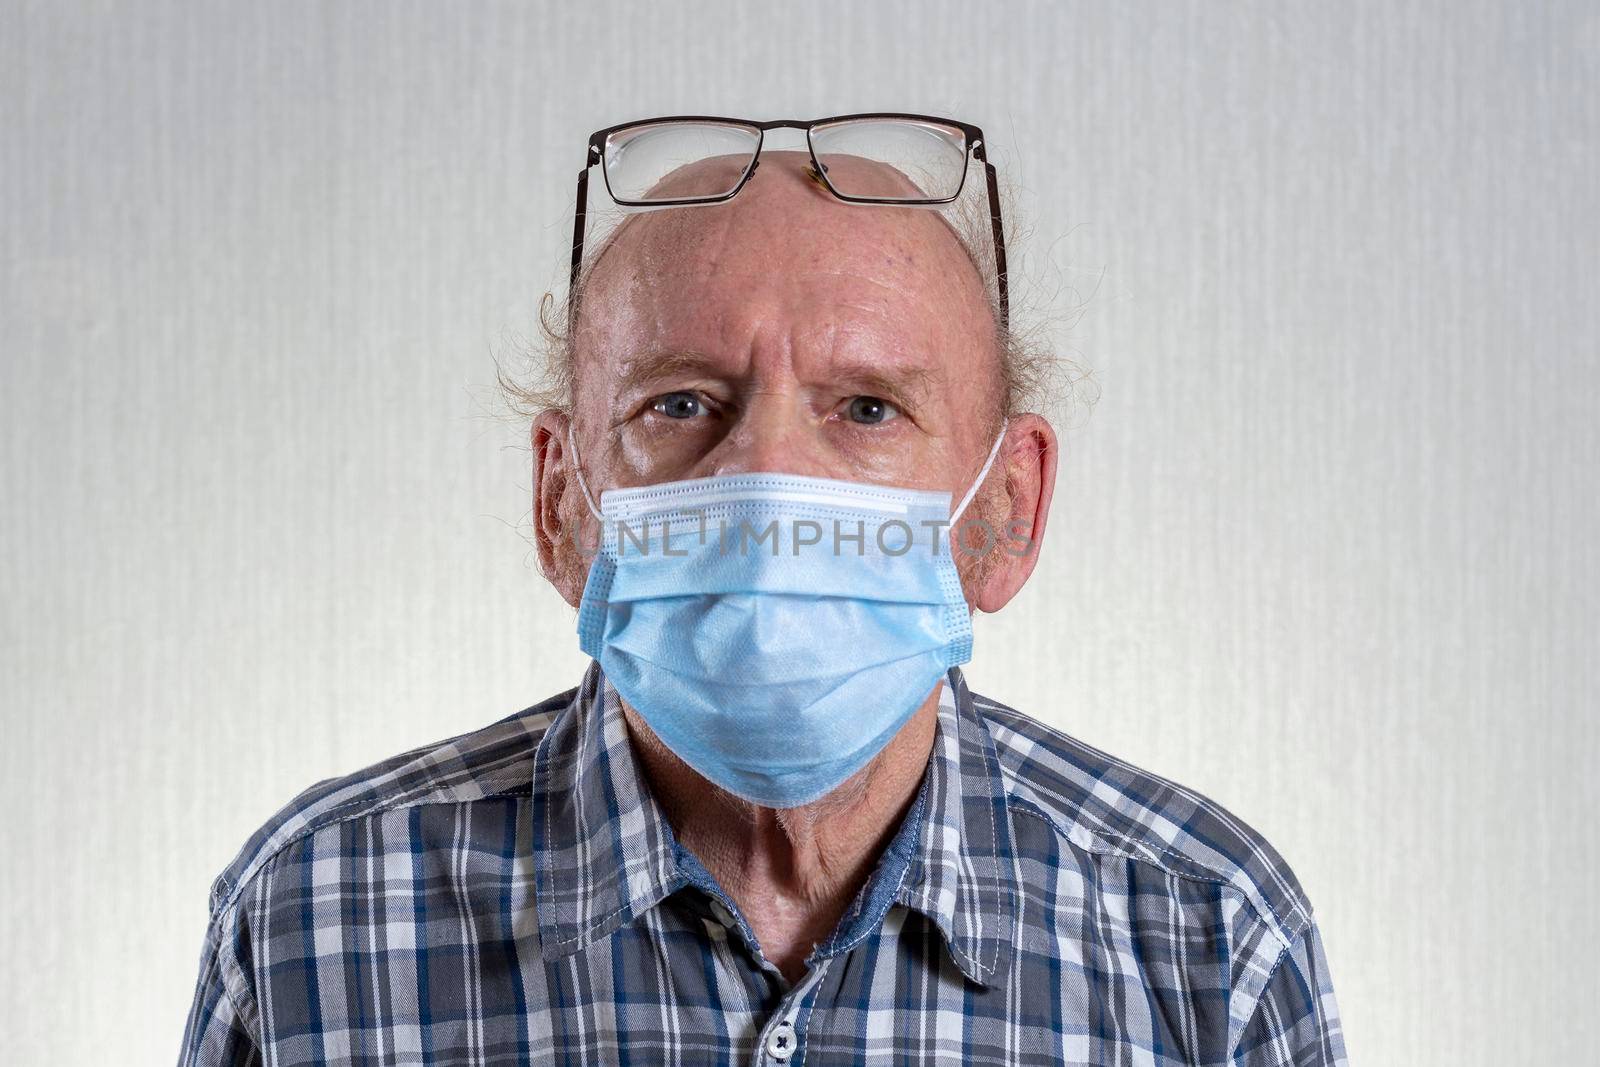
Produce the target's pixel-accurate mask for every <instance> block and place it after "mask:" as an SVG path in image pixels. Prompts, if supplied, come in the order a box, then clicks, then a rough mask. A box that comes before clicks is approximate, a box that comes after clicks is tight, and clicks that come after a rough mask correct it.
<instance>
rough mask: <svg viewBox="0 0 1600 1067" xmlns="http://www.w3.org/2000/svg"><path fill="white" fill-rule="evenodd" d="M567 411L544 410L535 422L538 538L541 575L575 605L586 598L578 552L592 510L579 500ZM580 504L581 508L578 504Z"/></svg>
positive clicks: (535, 530)
mask: <svg viewBox="0 0 1600 1067" xmlns="http://www.w3.org/2000/svg"><path fill="white" fill-rule="evenodd" d="M569 421H570V416H568V415H567V413H566V412H564V411H555V410H546V411H541V412H540V413H539V414H538V415H537V416H536V417H535V418H534V420H533V440H532V445H533V536H534V546H535V548H536V549H537V550H538V553H539V573H540V574H542V575H544V577H545V580H546V581H548V582H549V583H550V584H551V585H553V586H555V589H556V592H558V593H560V594H561V599H563V600H565V601H566V602H567V603H568V604H571V605H572V606H573V607H574V608H576V607H577V606H578V603H579V601H581V600H582V599H583V584H584V580H585V573H584V567H583V558H582V555H581V554H580V553H579V551H578V545H580V544H582V543H583V541H582V537H583V531H582V529H581V528H580V527H581V524H582V522H583V516H584V515H585V514H586V513H587V512H586V510H585V508H584V507H583V505H582V504H581V503H579V502H578V494H580V493H581V492H582V490H581V489H579V488H578V482H577V479H576V478H575V477H574V476H573V466H572V465H573V463H575V462H576V457H574V456H573V455H572V453H571V450H570V449H568V448H567V440H568V438H567V425H568V423H569ZM575 504H576V506H574V505H575Z"/></svg>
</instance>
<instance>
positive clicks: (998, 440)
mask: <svg viewBox="0 0 1600 1067" xmlns="http://www.w3.org/2000/svg"><path fill="white" fill-rule="evenodd" d="M1010 425H1011V420H1010V419H1001V420H1000V432H999V433H998V434H996V435H995V439H994V444H993V445H992V446H991V447H990V448H989V458H988V459H986V460H984V461H983V470H981V471H979V472H978V477H977V479H976V480H975V481H974V482H973V483H972V488H970V489H968V490H967V495H966V496H964V497H962V498H961V503H960V504H958V505H956V510H955V512H954V513H952V514H951V516H950V525H951V526H954V525H955V524H956V520H957V519H959V518H960V517H961V513H962V512H963V511H966V510H967V505H968V504H970V503H972V498H973V497H975V496H977V495H978V490H979V489H981V488H982V487H983V480H984V479H985V478H987V477H989V468H990V467H993V466H994V460H995V457H996V456H998V455H999V454H1000V446H1001V444H1003V443H1004V442H1005V439H1006V427H1008V426H1010ZM567 429H568V430H571V429H572V427H571V426H570V425H569V426H568V427H567Z"/></svg>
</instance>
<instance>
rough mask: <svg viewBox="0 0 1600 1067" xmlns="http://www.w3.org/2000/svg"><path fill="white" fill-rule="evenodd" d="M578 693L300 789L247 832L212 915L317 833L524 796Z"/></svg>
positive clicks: (217, 891)
mask: <svg viewBox="0 0 1600 1067" xmlns="http://www.w3.org/2000/svg"><path fill="white" fill-rule="evenodd" d="M575 693H576V690H575V689H572V690H568V691H567V692H565V693H560V694H557V695H556V696H553V697H550V698H549V699H548V700H545V701H542V702H540V703H538V704H535V705H533V706H532V707H529V708H524V709H523V710H522V711H519V712H516V713H515V714H513V715H508V716H506V717H505V718H503V719H501V720H499V721H497V722H493V723H490V724H489V725H488V726H485V727H482V728H481V729H478V730H474V731H471V732H470V733H465V734H460V735H457V736H455V737H450V738H446V739H445V740H442V741H437V742H434V743H432V744H428V745H423V746H421V747H419V748H414V749H411V750H409V751H406V752H402V753H399V754H398V755H395V756H390V757H389V758H387V759H384V760H380V761H378V762H377V763H374V764H372V765H370V766H368V767H363V768H362V769H360V770H358V771H354V772H352V773H350V774H346V775H342V776H340V777H337V778H329V779H326V780H324V781H320V782H317V783H315V784H314V785H311V786H309V787H307V788H306V789H304V790H302V791H301V792H300V793H299V794H298V795H297V796H296V797H295V798H294V799H293V800H291V801H289V802H288V803H287V804H285V805H284V806H283V807H281V808H279V809H278V811H277V812H276V813H275V814H274V815H273V816H272V817H271V818H269V819H268V820H267V821H266V822H265V823H263V824H262V825H261V826H260V828H258V829H257V830H256V831H255V832H254V833H253V834H251V835H250V837H249V839H248V840H247V841H246V842H245V843H244V847H242V848H241V849H240V850H239V852H238V854H237V855H236V856H235V857H234V859H233V862H231V863H230V864H228V866H227V868H226V869H225V870H224V871H223V872H222V873H221V874H220V875H218V877H217V879H216V881H215V882H213V883H212V886H211V910H212V912H213V914H215V913H216V912H218V911H220V910H223V909H226V908H229V907H230V906H231V905H232V904H233V903H234V901H235V900H236V899H237V898H238V896H239V895H240V892H241V891H242V890H243V889H244V887H245V886H246V885H247V884H249V882H250V881H251V879H253V878H254V877H255V876H256V875H257V874H258V873H259V872H260V871H261V870H262V869H263V868H265V867H266V866H268V865H269V864H270V863H271V862H272V861H273V859H274V858H275V857H277V856H278V855H280V854H281V853H283V852H284V851H285V850H287V849H289V848H290V847H291V846H292V845H294V844H295V843H296V842H299V841H301V840H304V839H305V838H307V837H309V836H311V835H313V834H316V833H318V832H319V831H323V830H326V829H328V828H330V827H334V826H339V825H341V824H345V823H349V822H353V821H356V820H360V819H367V818H370V817H372V816H375V815H380V814H383V813H388V812H393V811H397V810H401V809H405V808H413V807H419V806H422V805H432V804H461V803H467V802H471V801H476V800H484V799H488V798H491V797H496V796H507V795H514V794H516V793H518V792H522V793H526V792H527V790H528V788H529V785H530V783H531V781H532V777H533V760H534V753H535V750H536V749H537V748H538V745H539V742H540V740H541V739H542V738H543V736H544V734H545V732H546V731H547V730H548V729H549V727H550V724H551V723H552V722H554V721H555V719H556V718H557V716H559V715H560V713H561V712H562V711H564V710H565V709H566V708H567V707H568V706H570V704H571V702H572V698H573V695H574V694H575Z"/></svg>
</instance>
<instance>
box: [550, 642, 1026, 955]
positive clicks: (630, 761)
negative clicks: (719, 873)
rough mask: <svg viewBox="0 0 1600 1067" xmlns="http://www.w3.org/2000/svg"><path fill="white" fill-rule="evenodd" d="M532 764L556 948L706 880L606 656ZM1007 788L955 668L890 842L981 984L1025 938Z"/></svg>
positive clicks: (557, 951)
mask: <svg viewBox="0 0 1600 1067" xmlns="http://www.w3.org/2000/svg"><path fill="white" fill-rule="evenodd" d="M533 776H534V781H533V797H532V799H533V804H532V860H533V868H534V897H535V911H536V913H537V916H538V923H539V934H540V944H541V952H542V954H543V956H544V958H545V959H547V960H549V959H555V958H558V957H561V956H565V955H568V954H570V953H573V952H576V951H578V950H580V949H582V948H584V947H585V946H587V945H589V944H592V943H593V942H595V941H596V940H598V939H600V938H602V937H605V936H607V935H608V934H610V933H611V932H613V931H614V930H616V929H617V928H618V927H620V926H622V925H624V924H626V923H630V922H632V921H633V920H635V919H637V918H638V917H639V916H641V915H643V914H644V913H645V912H647V911H649V910H650V909H651V908H653V907H654V906H655V905H657V904H658V903H660V902H661V901H662V900H664V899H665V898H666V897H668V896H670V895H671V894H672V893H674V892H676V891H677V890H678V889H680V888H682V887H683V886H685V885H689V884H698V883H699V882H700V881H701V879H700V878H698V877H696V872H694V871H693V870H691V869H688V867H687V865H685V864H683V863H680V862H679V849H678V848H677V844H676V841H675V839H674V836H673V833H672V828H671V826H670V825H669V824H668V822H667V819H666V815H665V813H664V812H663V811H662V809H661V806H660V804H659V802H658V801H657V800H656V799H655V797H654V796H652V795H651V793H650V790H649V787H648V785H647V784H646V783H645V781H644V779H643V777H642V776H641V771H640V768H639V765H638V763H637V762H636V760H635V758H634V754H633V749H632V746H631V745H630V744H629V742H628V734H627V724H626V723H625V721H624V720H623V717H622V706H621V703H620V701H619V699H618V697H617V692H616V689H615V688H613V687H612V686H611V684H610V683H609V682H607V681H606V680H605V677H604V675H603V674H602V673H601V671H600V667H599V664H598V663H591V664H590V666H589V670H588V672H587V673H586V674H585V675H584V679H583V683H582V684H581V685H579V687H578V689H577V690H576V692H575V694H574V696H573V700H572V703H571V705H570V706H569V707H568V708H567V709H566V710H565V711H564V712H563V713H562V714H560V715H559V716H557V718H556V720H555V721H554V722H553V723H551V725H550V727H549V729H548V730H547V731H546V733H545V735H544V737H543V738H542V739H541V740H540V742H539V746H538V749H537V751H536V753H535V756H534V770H533ZM1005 796H1006V794H1005V787H1004V782H1003V780H1002V778H1001V775H1000V763H999V758H998V756H997V755H996V753H995V748H994V742H993V740H992V739H991V738H990V736H989V731H988V728H987V727H986V726H985V725H984V723H983V720H982V719H981V718H979V717H978V714H977V712H976V710H975V709H974V707H973V704H972V698H971V695H970V693H969V692H968V690H967V685H966V681H965V679H964V678H963V677H962V674H961V671H960V669H959V668H955V669H952V670H951V671H950V674H949V684H948V685H947V686H946V688H945V691H944V693H943V694H942V699H941V702H940V706H939V726H938V734H937V737H936V739H935V741H934V747H933V753H932V756H931V758H930V759H929V761H928V769H927V771H926V772H925V775H924V778H923V784H922V787H921V792H920V794H919V798H918V801H917V802H916V803H915V804H914V805H913V808H912V811H911V815H910V816H909V817H908V820H907V824H906V825H905V826H902V828H901V831H900V832H899V833H898V834H897V835H896V838H895V840H894V842H892V843H891V845H890V850H889V851H890V852H891V853H894V854H895V855H894V856H893V857H892V858H893V860H896V861H899V862H901V863H904V876H903V877H901V878H898V879H897V880H896V884H897V889H896V891H895V893H894V895H893V898H892V899H893V901H894V902H897V903H900V904H903V905H905V906H906V907H908V908H913V909H915V910H917V911H919V912H921V913H922V914H924V915H926V916H927V917H928V918H929V919H931V920H932V921H933V923H934V925H935V926H937V927H938V929H939V930H940V932H941V933H942V934H943V935H944V939H945V944H946V947H947V948H948V950H949V953H950V957H951V959H952V960H953V961H954V963H955V965H956V966H957V968H959V969H960V971H961V973H962V974H964V975H966V976H967V977H968V978H970V979H971V980H973V981H974V982H977V983H979V984H982V985H992V984H994V983H995V982H996V981H997V980H998V978H999V977H1000V976H1003V975H1004V974H1005V973H1006V972H1007V970H1008V969H1009V962H1010V953H1011V950H1012V944H1013V942H1014V940H1015V936H1014V934H1015V931H1014V925H1015V921H1016V916H1017V891H1016V876H1015V871H1014V856H1013V851H1012V837H1011V824H1010V819H1009V812H1008V809H1007V807H1006V801H1005ZM913 820H914V821H913ZM907 853H909V855H907ZM890 861H891V858H890V857H888V856H886V858H885V861H884V862H885V863H888V862H890ZM880 873H881V872H880ZM888 899H889V898H887V897H886V898H885V906H886V905H887V902H888ZM880 918H881V917H880Z"/></svg>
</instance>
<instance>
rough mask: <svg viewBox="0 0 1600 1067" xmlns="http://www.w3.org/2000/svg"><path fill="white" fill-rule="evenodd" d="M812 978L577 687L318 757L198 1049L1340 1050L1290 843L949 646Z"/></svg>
mask: <svg viewBox="0 0 1600 1067" xmlns="http://www.w3.org/2000/svg"><path fill="white" fill-rule="evenodd" d="M808 963H809V968H808V970H807V973H806V975H805V976H804V978H803V979H802V980H801V981H800V982H799V983H798V984H793V985H791V984H790V983H789V982H788V981H786V980H785V979H784V977H783V976H782V974H780V973H779V971H778V970H777V969H776V967H774V966H773V964H772V963H770V962H769V961H767V960H766V959H765V958H764V957H763V956H762V953H761V949H760V947H759V945H758V944H757V943H756V939H755V936H754V934H753V933H752V931H751V928H750V925H749V923H748V922H747V921H746V920H745V919H744V918H743V917H742V915H741V914H740V911H739V907H738V905H737V904H736V903H735V902H734V901H733V900H732V899H731V898H730V897H729V896H728V895H727V894H726V893H725V892H724V891H723V890H722V889H721V888H720V887H719V886H718V885H717V883H716V881H715V880H714V879H713V878H712V877H711V875H710V874H709V873H708V872H707V871H706V869H705V868H704V867H703V866H702V865H701V864H700V863H699V862H698V861H697V860H696V859H695V857H694V856H693V855H692V854H691V853H690V852H688V851H687V850H686V849H684V848H683V847H681V846H680V845H679V844H677V843H676V841H675V840H674V837H673V834H672V831H671V829H670V827H669V826H668V824H667V821H666V819H665V817H664V815H663V813H662V811H661V808H660V807H659V805H658V803H657V802H656V801H655V800H654V799H653V798H652V797H651V795H650V793H649V791H648V789H647V788H646V786H645V785H644V783H643V780H642V779H641V777H640V775H639V771H638V767H637V765H636V763H635V761H634V756H633V754H632V750H631V748H630V745H629V743H628V740H627V734H626V729H625V725H624V722H623V720H622V717H621V712H620V706H619V704H618V702H617V696H616V691H615V690H614V689H613V688H612V687H611V686H610V685H609V684H608V683H607V682H606V681H605V679H604V678H603V676H602V675H601V672H600V670H599V668H598V667H597V666H591V667H590V669H589V672H588V674H587V675H586V676H585V678H584V681H583V683H582V685H580V686H579V687H578V688H576V689H574V690H570V691H568V692H567V693H563V694H561V695H560V696H557V697H554V698H552V699H550V700H547V701H545V702H544V703H542V704H539V705H536V706H535V707H532V708H529V709H527V710H526V711H523V712H521V713H519V714H516V715H513V716H510V717H508V718H506V719H504V720H502V721H500V722H498V723H495V724H493V725H491V726H488V727H486V728H484V729H481V730H478V731H476V732H474V733H469V734H465V735H463V736H461V737H457V738H454V739H452V740H449V741H446V742H443V743H441V744H438V745H435V746H430V747H427V748H423V749H417V750H415V751H412V752H408V753H405V754H403V755H400V756H397V757H394V758H393V759H390V760H387V761H385V762H383V763H380V764H377V765H375V766H373V767H371V768H369V769H367V770H365V771H361V772H358V773H356V774H354V775H350V776H348V777H344V778H338V779H333V780H330V781H326V782H321V783H318V784H317V785H314V786H312V787H311V788H310V789H308V790H306V791H305V792H304V793H302V794H301V795H300V796H299V797H298V798H297V799H296V800H294V801H293V802H292V803H291V804H290V805H288V806H287V807H286V808H284V809H283V810H282V811H280V812H279V813H278V814H277V815H276V816H274V817H273V818H272V819H271V820H270V821H269V822H268V823H267V824H266V825H265V826H263V827H262V828H261V829H260V830H259V831H257V832H256V834H255V835H254V836H253V837H252V838H251V839H250V840H249V842H248V843H247V844H246V845H245V847H244V849H243V850H242V851H241V852H240V853H239V855H238V857H237V859H235V860H234V862H233V864H232V865H231V866H230V867H229V868H228V869H227V870H226V871H225V872H224V873H223V874H222V875H221V876H220V877H219V878H218V879H217V881H216V884H215V886H214V887H213V889H212V898H211V921H210V925H209V928H208V931H207V936H206V942H205V948H204V951H203V953H202V956H201V965H200V980H199V986H198V989H197V990H196V992H195V998H194V1005H193V1008H192V1010H191V1011H190V1014H189V1018H188V1025H187V1028H186V1031H185V1034H184V1040H183V1051H182V1059H181V1062H182V1063H183V1064H187V1065H193V1067H200V1065H207V1067H210V1065H221V1064H256V1063H265V1064H274V1065H285V1067H286V1065H289V1064H356V1063H361V1064H368V1063H370V1064H416V1063H430V1064H458V1065H466V1064H489V1063H538V1064H585V1065H588V1064H610V1063H618V1064H661V1063H685V1064H735V1063H737V1064H769V1065H772V1067H800V1065H806V1064H810V1065H817V1064H841V1063H851V1064H858V1063H870V1064H890V1063H894V1064H921V1063H928V1062H948V1063H963V1064H1061V1063H1072V1064H1127V1065H1133V1064H1150V1065H1168V1064H1262V1065H1265V1064H1335V1063H1343V1062H1344V1050H1343V1042H1342V1037H1341V1032H1340V1026H1339V1019H1338V1012H1337V1009H1336V1007H1335V1003H1334V997H1333V991H1332V988H1331V986H1330V984H1329V980H1328V972H1327V967H1326V963H1325V960H1324V957H1323V952H1322V945H1321V941H1320V939H1319V937H1318V934H1317V927H1316V926H1315V924H1314V923H1313V922H1312V918H1311V912H1310V909H1309V907H1308V905H1307V903H1306V899H1305V897H1304V895H1303V894H1302V892H1301V890H1300V888H1299V886H1298V885H1297V884H1296V882H1295V880H1294V877H1293V875H1291V874H1290V872H1289V870H1288V869H1287V868H1286V867H1285V866H1284V864H1283V861H1282V860H1281V859H1280V858H1279V857H1278V855H1277V854H1276V853H1275V852H1274V851H1273V850H1272V849H1271V847H1270V846H1268V845H1267V844H1266V843H1265V842H1264V841H1262V840H1261V839H1260V838H1259V837H1257V836H1256V835H1255V834H1254V833H1252V832H1251V831H1250V830H1249V829H1248V828H1247V827H1245V826H1244V825H1243V824H1241V823H1240V822H1239V821H1238V820H1237V819H1235V818H1234V817H1233V816H1232V815H1230V814H1229V813H1228V812H1226V811H1224V810H1223V809H1222V808H1220V807H1218V806H1217V805H1216V804H1213V803H1211V802H1210V801H1208V800H1206V799H1204V798H1203V797H1200V796H1197V795H1196V794H1194V793H1192V792H1190V791H1188V790H1185V789H1182V788H1180V787H1178V786H1175V785H1173V784H1172V783H1170V782H1166V781H1163V780H1161V779H1159V778H1155V777H1153V776H1151V775H1148V774H1145V773H1143V772H1141V771H1139V770H1136V769H1134V768H1133V767H1130V766H1128V765H1127V764H1125V763H1121V762H1118V761H1116V760H1114V759H1112V758H1110V757H1108V756H1106V755H1104V754H1102V753H1100V752H1097V751H1095V750H1094V749H1092V748H1089V747H1087V746H1085V745H1083V744H1080V743H1079V742H1077V741H1074V740H1072V739H1071V738H1069V737H1066V736H1064V735H1063V734H1060V733H1058V732H1056V731H1054V730H1051V729H1049V728H1048V727H1045V726H1043V725H1041V724H1040V723H1038V722H1035V721H1034V720H1032V719H1030V718H1027V717H1026V716H1024V715H1021V714H1019V713H1018V712H1016V711H1013V710H1011V709H1010V708H1007V707H1005V706H1003V705H1001V704H997V703H995V702H993V701H990V700H987V699H985V698H983V697H981V696H976V695H973V694H971V693H970V692H969V691H968V689H967V687H966V684H965V682H964V681H963V679H962V676H961V672H960V671H959V670H953V671H951V672H950V684H949V685H948V686H945V687H944V690H943V702H942V704H941V706H940V709H939V718H938V732H937V738H936V741H935V744H934V750H933V755H932V758H931V759H930V760H929V763H928V768H927V771H926V773H925V775H924V777H923V780H922V785H921V788H920V790H919V792H918V794H917V796H916V798H915V800H914V801H913V804H912V807H911V808H910V809H909V811H908V813H907V816H906V818H905V819H904V821H903V823H902V824H901V826H900V828H899V829H898V831H897V833H896V836H895V837H894V838H893V839H892V841H891V843H890V845H889V847H888V848H887V850H886V851H885V853H884V855H883V856H882V858H881V860H880V862H879V864H878V866H877V867H876V869H875V871H874V873H873V875H872V876H871V877H870V878H869V880H868V882H867V884H866V885H865V886H864V887H863V889H862V891H861V892H860V894H859V895H858V896H857V897H856V899H855V901H854V903H853V904H852V906H851V907H849V908H848V909H847V910H846V913H845V915H844V917H843V918H842V920H841V921H840V923H839V926H838V929H837V930H836V931H835V933H834V934H833V935H832V936H831V937H829V938H828V939H827V940H825V941H823V942H821V943H819V944H818V945H817V946H816V948H815V951H814V952H813V954H812V956H811V957H810V959H809V961H808Z"/></svg>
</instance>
